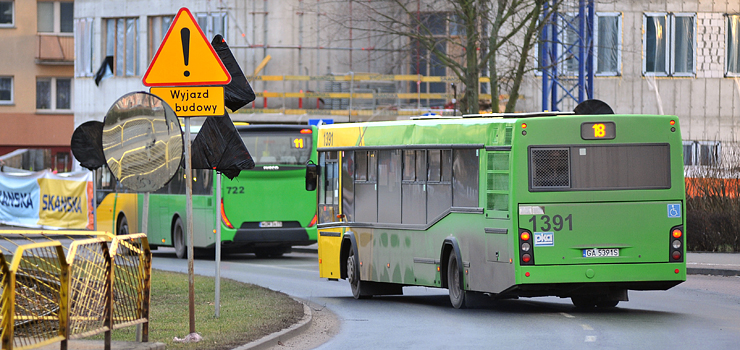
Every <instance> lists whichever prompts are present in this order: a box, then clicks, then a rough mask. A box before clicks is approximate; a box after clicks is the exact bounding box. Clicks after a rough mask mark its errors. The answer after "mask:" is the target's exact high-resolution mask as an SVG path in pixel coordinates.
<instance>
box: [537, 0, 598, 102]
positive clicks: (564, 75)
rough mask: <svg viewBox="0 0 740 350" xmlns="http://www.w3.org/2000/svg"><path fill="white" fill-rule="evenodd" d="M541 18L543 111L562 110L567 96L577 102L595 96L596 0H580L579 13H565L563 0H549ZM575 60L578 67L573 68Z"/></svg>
mask: <svg viewBox="0 0 740 350" xmlns="http://www.w3.org/2000/svg"><path fill="white" fill-rule="evenodd" d="M558 3H559V4H558ZM556 4H557V5H556ZM542 21H543V22H544V25H543V26H542V32H541V34H540V46H539V51H540V52H539V57H540V67H541V71H542V110H543V111H560V110H561V107H562V106H561V103H562V102H563V101H564V100H565V99H572V100H573V101H574V104H578V103H580V102H583V101H585V100H587V99H592V98H593V95H594V84H593V83H594V60H593V54H594V50H593V47H594V41H593V36H594V1H593V0H578V12H577V14H576V13H567V12H564V11H563V1H559V0H551V1H546V2H545V5H544V8H543V12H542ZM574 62H577V67H578V68H577V70H576V69H573V68H575V64H574Z"/></svg>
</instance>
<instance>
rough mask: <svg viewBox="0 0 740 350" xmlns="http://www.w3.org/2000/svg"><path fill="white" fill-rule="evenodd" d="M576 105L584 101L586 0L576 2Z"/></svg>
mask: <svg viewBox="0 0 740 350" xmlns="http://www.w3.org/2000/svg"><path fill="white" fill-rule="evenodd" d="M578 41H579V43H578V101H577V102H578V103H581V102H583V101H585V100H586V59H587V57H586V44H587V42H586V41H587V38H586V0H579V2H578Z"/></svg>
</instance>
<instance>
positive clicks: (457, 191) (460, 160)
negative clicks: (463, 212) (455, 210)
mask: <svg viewBox="0 0 740 350" xmlns="http://www.w3.org/2000/svg"><path fill="white" fill-rule="evenodd" d="M452 156H453V161H452V206H453V207H478V168H479V162H478V150H475V149H456V150H455V151H454V152H453V155H452Z"/></svg>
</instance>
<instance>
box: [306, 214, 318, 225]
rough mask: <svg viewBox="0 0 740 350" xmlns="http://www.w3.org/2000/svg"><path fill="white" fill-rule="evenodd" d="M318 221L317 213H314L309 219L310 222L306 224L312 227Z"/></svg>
mask: <svg viewBox="0 0 740 350" xmlns="http://www.w3.org/2000/svg"><path fill="white" fill-rule="evenodd" d="M317 222H319V215H318V214H314V216H313V219H311V223H310V224H308V227H314V226H316V223H317Z"/></svg>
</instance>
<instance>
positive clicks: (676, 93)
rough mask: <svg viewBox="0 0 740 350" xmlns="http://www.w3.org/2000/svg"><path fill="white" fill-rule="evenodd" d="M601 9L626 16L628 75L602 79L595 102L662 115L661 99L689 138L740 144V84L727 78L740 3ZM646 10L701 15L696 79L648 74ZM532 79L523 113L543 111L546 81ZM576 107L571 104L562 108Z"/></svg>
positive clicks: (672, 0) (673, 0)
mask: <svg viewBox="0 0 740 350" xmlns="http://www.w3.org/2000/svg"><path fill="white" fill-rule="evenodd" d="M595 7H596V12H597V13H598V12H620V13H622V33H621V35H622V51H621V57H622V72H621V75H620V76H617V77H596V78H595V83H594V98H597V99H601V100H604V101H605V102H607V103H608V104H609V105H610V106H612V108H613V109H614V111H615V112H616V113H624V114H657V113H659V110H660V109H659V107H658V101H660V102H662V103H661V105H662V109H663V113H665V114H669V115H677V116H678V117H679V121H680V124H681V131H682V136H683V138H684V140H692V141H721V142H737V141H740V81H737V80H736V79H735V78H732V77H725V57H726V54H727V53H726V51H725V48H726V46H727V42H726V41H727V37H726V33H725V30H726V26H727V24H726V22H727V19H726V17H725V14H738V13H740V1H737V0H693V1H692V0H684V1H682V0H651V1H644V0H625V1H598V0H596V4H595ZM645 12H674V13H681V12H683V13H696V33H697V35H696V48H695V49H696V53H697V57H696V62H695V65H696V75H695V76H693V77H655V78H653V77H645V76H643V74H642V60H643V55H644V53H643V30H644V28H643V14H644V13H645ZM527 79H528V81H527V82H526V84H525V85H524V88H523V89H522V92H523V94H524V97H525V98H524V100H520V101H519V104H518V108H517V109H518V110H522V111H538V110H541V108H542V94H541V86H542V85H541V83H542V81H541V79H542V78H541V76H538V75H535V74H530V75H529V77H528V78H527ZM653 84H655V86H656V87H657V93H656V90H655V89H654V88H653ZM572 107H573V106H572V105H568V104H565V107H564V108H561V109H563V110H568V109H571V108H572Z"/></svg>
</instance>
